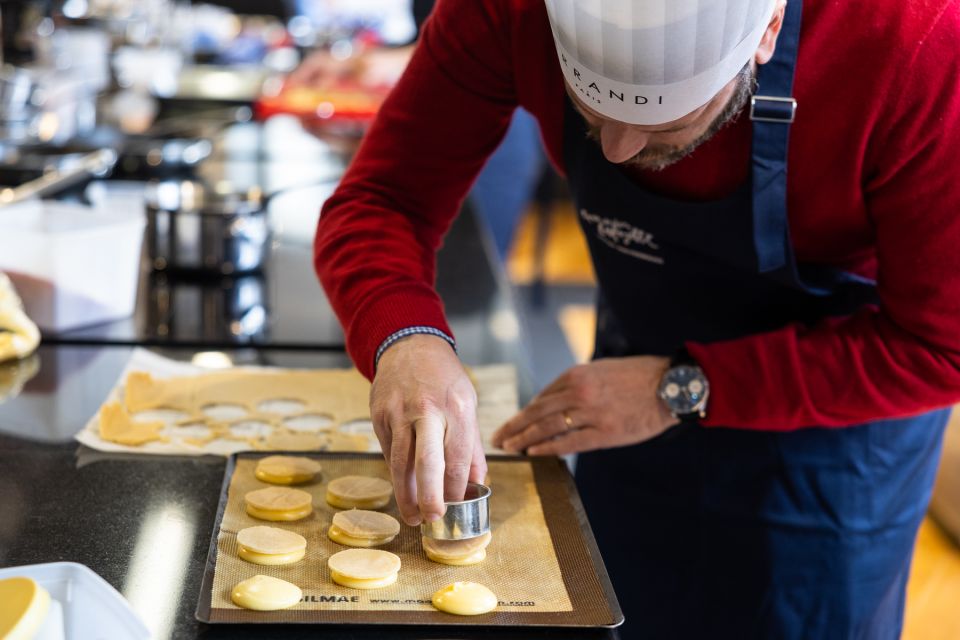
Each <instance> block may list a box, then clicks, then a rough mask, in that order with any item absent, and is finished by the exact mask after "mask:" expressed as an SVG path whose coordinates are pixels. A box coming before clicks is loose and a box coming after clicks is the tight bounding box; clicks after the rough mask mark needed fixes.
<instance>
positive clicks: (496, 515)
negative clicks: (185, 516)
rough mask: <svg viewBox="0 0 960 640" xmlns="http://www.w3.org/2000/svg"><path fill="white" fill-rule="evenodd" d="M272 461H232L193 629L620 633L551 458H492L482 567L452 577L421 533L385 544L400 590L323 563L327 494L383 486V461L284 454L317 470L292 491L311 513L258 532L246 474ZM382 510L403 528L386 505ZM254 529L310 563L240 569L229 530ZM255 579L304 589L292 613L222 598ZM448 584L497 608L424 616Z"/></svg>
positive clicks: (589, 542) (602, 577) (591, 544)
mask: <svg viewBox="0 0 960 640" xmlns="http://www.w3.org/2000/svg"><path fill="white" fill-rule="evenodd" d="M275 453H276V452H273V453H264V452H244V453H238V454H235V455H233V456H231V457H230V458H229V459H228V462H227V466H226V472H225V474H224V481H223V486H222V488H221V492H220V502H219V506H218V509H217V517H216V520H215V521H214V526H213V532H212V536H211V541H210V549H209V554H208V557H207V564H206V568H205V571H204V576H203V584H202V586H201V589H200V601H199V603H198V606H197V611H196V617H197V619H198V620H199V621H201V622H206V623H210V624H250V623H266V624H285V623H293V624H304V623H315V624H337V625H349V624H363V625H377V624H385V625H455V626H470V627H476V626H486V627H500V626H508V627H516V626H529V627H580V628H603V627H606V628H610V627H616V626H619V625H620V624H621V623H622V622H623V614H622V612H621V610H620V605H619V603H618V602H617V599H616V596H615V594H614V592H613V588H612V586H611V584H610V579H609V577H608V576H607V572H606V569H605V568H604V566H603V561H602V559H601V557H600V553H599V551H598V550H597V545H596V541H595V540H594V537H593V533H592V532H591V530H590V525H589V523H588V522H587V518H586V515H585V513H584V510H583V505H582V504H581V502H580V498H579V496H578V495H577V491H576V487H575V486H574V483H573V478H572V477H571V476H570V473H569V471H568V470H567V467H566V465H565V464H564V463H563V461H561V460H559V459H557V458H553V457H534V458H522V457H512V456H488V458H487V460H488V464H489V469H490V473H489V480H488V481H489V483H490V484H491V486H492V488H493V496H492V498H491V505H490V507H491V521H492V528H493V541H492V542H491V544H490V546H489V547H488V549H487V559H486V560H485V561H484V562H483V563H481V564H479V565H474V566H470V567H450V566H446V565H439V564H436V563H433V562H430V561H429V560H427V559H426V556H425V555H424V553H423V551H422V549H421V544H420V532H419V527H407V526H405V525H404V526H402V527H401V533H400V535H399V536H397V538H396V539H395V540H394V541H393V542H391V543H389V544H388V545H385V546H382V547H380V548H382V549H384V550H387V551H391V552H393V553H396V554H397V555H398V556H400V558H401V562H402V565H403V567H402V568H401V570H400V576H399V580H398V581H397V584H396V585H393V586H391V587H387V588H385V589H376V590H354V589H348V588H345V587H341V586H339V585H336V584H334V583H333V582H332V581H331V580H330V578H329V571H328V569H327V564H326V559H327V557H329V555H330V554H331V553H333V552H336V551H340V550H343V549H345V548H346V547H342V546H340V545H337V544H335V543H333V542H332V541H330V540H329V539H328V538H327V536H326V530H327V528H328V527H329V524H330V518H331V517H332V514H333V513H335V512H336V511H337V510H335V509H333V508H332V507H330V506H329V505H327V504H326V501H325V500H324V495H325V491H326V484H327V482H329V481H330V480H332V479H334V478H336V477H339V476H342V475H348V474H366V475H378V476H381V477H389V472H388V470H387V466H386V464H385V463H384V461H383V457H382V456H381V455H379V454H363V453H333V452H325V453H321V452H317V453H313V452H311V453H304V452H291V453H289V454H287V455H299V456H305V457H309V458H312V459H315V460H317V461H318V462H320V464H321V465H322V466H323V471H322V472H321V474H320V477H319V478H318V480H317V481H316V482H314V483H311V484H308V485H300V486H298V488H301V489H304V490H306V491H308V492H310V493H311V494H312V495H313V496H314V500H313V503H314V513H313V514H312V515H311V516H310V517H309V518H307V519H305V520H303V521H300V522H294V523H264V522H261V521H259V520H255V519H254V518H250V517H249V516H247V515H246V514H245V513H243V508H242V504H243V498H242V494H243V493H245V492H246V491H249V490H251V489H255V488H260V487H263V486H268V485H266V484H265V483H262V482H260V481H258V480H256V478H254V477H253V473H252V470H253V467H254V466H255V464H256V461H257V459H259V458H261V457H263V456H265V455H274V454H275ZM235 476H236V477H235ZM231 488H234V491H232V492H231ZM381 511H384V512H386V513H390V514H391V515H393V516H394V517H397V518H398V519H399V512H398V511H397V507H396V503H395V500H394V499H391V501H390V504H389V505H387V507H385V508H384V509H381ZM225 517H226V520H227V526H224V521H225ZM255 524H269V525H270V526H279V527H282V528H285V529H289V530H292V531H297V532H298V533H300V534H301V535H303V536H304V537H305V538H307V556H306V557H305V558H304V559H303V560H301V561H300V562H299V563H296V565H288V566H286V567H269V566H260V565H254V564H249V563H246V562H244V561H242V560H239V559H238V558H236V556H235V553H236V540H235V538H236V535H235V534H236V530H237V529H239V528H243V527H246V526H253V525H255ZM218 561H220V565H219V566H218ZM218 569H219V571H218ZM256 574H265V575H272V576H275V577H279V578H283V579H287V580H289V581H291V582H294V583H295V584H297V585H298V586H300V587H301V588H302V589H303V592H304V598H303V600H302V601H301V602H300V603H299V604H297V605H295V606H294V607H291V608H290V609H284V610H281V611H271V612H264V611H248V610H245V609H241V608H239V607H236V606H235V605H233V604H232V603H231V602H230V598H229V591H230V588H231V587H232V585H233V584H235V583H236V582H239V581H240V580H243V579H246V578H249V577H251V576H253V575H256ZM455 580H472V581H476V582H481V583H482V584H485V585H486V586H488V587H490V588H491V589H492V590H493V591H494V593H496V594H497V595H498V596H499V597H500V606H498V607H497V609H496V610H495V611H493V612H491V613H488V614H484V615H480V616H455V615H451V614H447V613H443V612H440V611H437V610H436V609H434V608H433V607H432V606H431V605H430V597H431V595H432V594H433V592H434V591H436V590H437V589H439V588H441V587H443V586H445V585H447V584H449V583H451V582H453V581H455Z"/></svg>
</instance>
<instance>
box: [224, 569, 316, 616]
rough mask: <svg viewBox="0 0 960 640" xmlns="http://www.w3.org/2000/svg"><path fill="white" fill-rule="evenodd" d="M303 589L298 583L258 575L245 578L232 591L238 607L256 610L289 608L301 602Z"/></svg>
mask: <svg viewBox="0 0 960 640" xmlns="http://www.w3.org/2000/svg"><path fill="white" fill-rule="evenodd" d="M301 598H303V591H302V590H301V589H300V587H298V586H297V585H295V584H293V583H290V582H287V581H286V580H281V579H279V578H274V577H271V576H264V575H256V576H253V577H252V578H249V579H247V580H244V581H243V582H240V583H238V584H237V586H235V587H234V588H233V589H232V590H231V592H230V599H231V600H233V603H234V604H235V605H237V606H238V607H243V608H244V609H253V610H254V611H276V610H278V609H288V608H290V607H292V606H293V605H295V604H297V603H298V602H300V599H301Z"/></svg>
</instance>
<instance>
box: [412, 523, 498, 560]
mask: <svg viewBox="0 0 960 640" xmlns="http://www.w3.org/2000/svg"><path fill="white" fill-rule="evenodd" d="M491 539H492V538H491V535H490V532H489V531H488V532H486V533H485V534H483V535H482V536H477V537H476V538H467V539H466V540H437V539H435V538H428V537H426V536H423V537H421V539H420V541H421V543H422V544H423V551H424V553H426V554H427V557H428V558H429V559H431V560H433V561H434V562H438V563H440V564H449V565H453V566H455V567H462V566H466V565H471V564H477V563H479V562H483V561H484V560H485V559H486V557H487V545H489V544H490V540H491Z"/></svg>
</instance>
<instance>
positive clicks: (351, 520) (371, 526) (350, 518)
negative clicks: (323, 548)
mask: <svg viewBox="0 0 960 640" xmlns="http://www.w3.org/2000/svg"><path fill="white" fill-rule="evenodd" d="M398 533H400V523H399V522H397V519H396V518H394V517H393V516H391V515H387V514H386V513H380V512H379V511H362V510H359V509H351V510H350V511H341V512H339V513H335V514H334V516H333V524H331V525H330V529H329V530H328V531H327V536H328V537H329V538H330V539H331V540H333V541H334V542H336V543H338V544H343V545H346V546H348V547H378V546H380V545H382V544H387V543H388V542H390V541H391V540H393V539H394V538H396V537H397V534H398Z"/></svg>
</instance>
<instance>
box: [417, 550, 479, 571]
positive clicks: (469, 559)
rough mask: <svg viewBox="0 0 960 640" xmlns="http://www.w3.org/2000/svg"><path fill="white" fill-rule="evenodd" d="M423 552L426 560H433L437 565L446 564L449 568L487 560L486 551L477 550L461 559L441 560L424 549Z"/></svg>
mask: <svg viewBox="0 0 960 640" xmlns="http://www.w3.org/2000/svg"><path fill="white" fill-rule="evenodd" d="M424 552H426V554H427V558H429V559H430V560H433V561H434V562H436V563H438V564H447V565H450V566H451V567H466V566H469V565H471V564H480V563H481V562H483V561H484V560H486V559H487V550H486V549H477V550H476V551H474V552H473V553H472V554H470V555H468V556H464V557H462V558H442V557H440V556H437V555H434V554H433V553H432V552H431V551H430V550H429V549H424Z"/></svg>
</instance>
